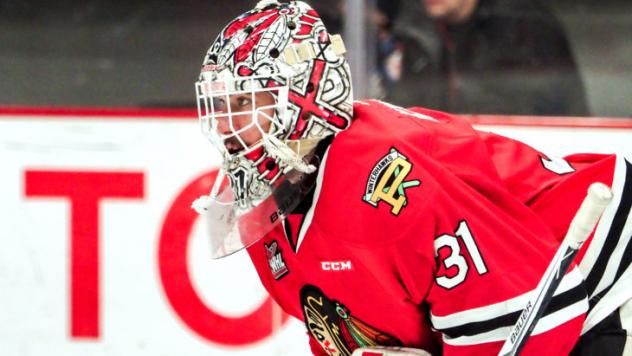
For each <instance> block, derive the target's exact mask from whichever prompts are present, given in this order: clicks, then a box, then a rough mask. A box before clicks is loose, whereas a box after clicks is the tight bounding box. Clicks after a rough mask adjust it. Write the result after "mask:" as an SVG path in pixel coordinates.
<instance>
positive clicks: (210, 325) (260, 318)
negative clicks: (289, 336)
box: [158, 170, 288, 346]
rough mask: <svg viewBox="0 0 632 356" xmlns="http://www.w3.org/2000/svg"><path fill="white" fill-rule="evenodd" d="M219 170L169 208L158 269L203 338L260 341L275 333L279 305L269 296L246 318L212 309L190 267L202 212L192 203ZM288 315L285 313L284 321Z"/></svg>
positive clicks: (187, 189) (177, 307)
mask: <svg viewBox="0 0 632 356" xmlns="http://www.w3.org/2000/svg"><path fill="white" fill-rule="evenodd" d="M216 176H217V170H214V171H212V172H211V173H207V174H204V175H202V176H200V177H198V178H196V179H194V180H193V181H192V182H191V183H189V184H188V185H187V186H186V187H185V188H184V189H183V190H182V191H181V192H180V194H178V196H177V197H176V199H175V200H174V202H173V204H172V205H171V207H170V208H169V211H168V212H167V215H166V217H165V220H164V222H163V225H162V229H161V231H160V242H159V244H158V268H159V271H160V280H161V282H162V286H163V288H164V292H165V294H166V297H167V300H168V301H169V303H170V304H171V306H172V308H173V309H174V311H175V312H176V314H178V316H179V317H180V318H181V319H182V321H183V322H184V323H185V324H186V325H187V326H188V327H189V328H191V330H193V331H194V332H195V333H197V334H198V335H200V336H201V337H203V338H205V339H207V340H210V341H212V342H215V343H218V344H222V345H229V346H243V345H247V344H251V343H255V342H257V341H260V340H262V339H264V338H266V337H268V336H270V335H272V333H273V332H274V330H273V323H272V322H271V320H272V318H273V315H274V314H273V313H274V312H275V311H274V310H273V309H274V308H278V307H277V306H276V304H274V302H273V301H272V299H271V298H270V297H268V298H267V299H266V300H265V302H263V304H261V306H259V307H258V308H257V309H256V310H254V311H253V312H252V313H250V314H248V315H245V316H243V317H237V318H232V317H227V316H223V315H221V314H219V313H217V312H215V311H214V310H212V309H210V308H209V307H208V306H207V305H206V304H204V302H203V301H202V299H200V297H199V296H198V294H197V293H196V291H195V289H194V288H193V284H192V283H191V276H190V274H189V270H188V268H187V248H188V246H189V240H190V235H191V231H192V229H193V224H194V223H195V220H196V219H197V218H198V214H197V213H196V212H195V211H193V209H191V202H192V201H193V200H195V199H196V198H198V197H199V196H200V195H203V194H207V193H208V192H209V191H210V189H211V186H212V184H213V181H214V180H215V177H216ZM287 319H288V315H287V314H285V313H283V316H282V319H281V322H282V323H285V322H286V321H287Z"/></svg>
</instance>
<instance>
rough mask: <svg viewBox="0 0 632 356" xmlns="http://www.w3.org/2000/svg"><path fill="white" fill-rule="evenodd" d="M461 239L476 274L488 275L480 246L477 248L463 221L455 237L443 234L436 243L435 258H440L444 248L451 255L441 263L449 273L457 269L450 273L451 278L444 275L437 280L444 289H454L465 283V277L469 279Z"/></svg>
mask: <svg viewBox="0 0 632 356" xmlns="http://www.w3.org/2000/svg"><path fill="white" fill-rule="evenodd" d="M459 239H461V240H462V241H463V246H464V247H465V249H466V250H467V253H468V254H469V255H470V259H471V260H472V263H473V264H474V268H476V272H478V274H479V275H483V274H485V273H487V265H485V261H483V257H482V256H481V253H480V251H479V250H478V246H476V241H474V237H473V236H472V233H471V232H470V228H469V227H468V226H467V222H465V220H462V221H461V222H460V223H459V226H458V227H457V229H456V231H455V232H454V236H452V235H448V234H443V235H441V236H439V237H437V238H436V239H435V241H434V250H435V257H437V258H438V257H439V250H440V249H442V248H447V249H449V251H450V252H449V255H448V256H447V257H445V258H444V259H443V261H441V262H442V263H443V266H444V268H445V270H446V271H447V270H448V269H450V268H453V270H454V268H455V269H456V273H450V274H451V275H452V276H451V277H448V276H446V275H443V276H439V277H437V278H436V281H437V284H438V285H440V286H441V287H443V288H447V289H452V288H454V287H456V286H458V285H459V284H461V283H463V281H465V277H467V271H468V270H469V268H470V266H469V265H468V263H467V260H466V259H465V257H463V254H461V244H459Z"/></svg>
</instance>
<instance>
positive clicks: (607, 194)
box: [499, 183, 612, 356]
mask: <svg viewBox="0 0 632 356" xmlns="http://www.w3.org/2000/svg"><path fill="white" fill-rule="evenodd" d="M611 199H612V191H610V188H608V187H607V186H606V185H604V184H602V183H593V184H591V185H590V187H589V188H588V194H587V195H586V198H585V199H584V201H583V202H582V205H581V206H580V207H579V209H578V210H577V213H576V214H575V217H574V218H573V220H572V221H571V224H570V226H569V228H568V232H567V233H566V236H565V237H564V240H563V241H562V244H561V245H560V247H559V249H558V250H557V252H556V253H555V256H553V260H552V261H551V263H550V264H549V266H548V267H547V269H546V271H545V272H544V275H543V276H542V279H541V280H540V282H539V283H538V286H537V288H536V289H535V290H534V292H533V294H532V296H531V298H529V301H528V302H527V305H526V306H525V308H524V309H523V310H522V313H521V314H520V317H518V321H517V322H516V324H515V325H514V326H513V328H512V329H511V332H510V333H509V336H508V337H507V340H505V343H504V344H503V347H502V349H501V350H500V352H499V355H503V356H505V355H512V356H513V355H517V354H518V353H519V352H520V350H521V349H522V347H523V346H524V344H525V343H526V342H527V339H528V338H529V335H531V332H532V331H533V328H534V327H535V325H536V324H537V322H538V320H539V319H540V317H541V316H542V313H543V312H544V311H545V310H546V307H547V306H548V305H549V302H550V301H551V297H552V296H553V293H554V292H555V290H556V289H557V286H558V285H559V284H560V282H561V281H562V278H563V277H564V274H565V273H566V270H567V269H568V267H569V266H570V264H571V262H572V261H573V258H574V257H575V255H576V254H577V251H579V248H580V247H581V246H582V244H583V243H584V241H586V239H587V238H588V236H590V233H591V232H592V231H593V230H594V228H595V226H596V225H597V221H598V220H599V217H600V216H601V213H603V211H604V210H605V209H606V206H607V205H608V203H609V202H610V200H611Z"/></svg>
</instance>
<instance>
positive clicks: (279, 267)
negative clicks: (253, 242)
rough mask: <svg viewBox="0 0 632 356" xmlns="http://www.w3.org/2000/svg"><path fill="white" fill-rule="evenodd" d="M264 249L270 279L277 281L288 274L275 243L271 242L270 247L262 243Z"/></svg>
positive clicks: (280, 252)
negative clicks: (270, 274) (270, 275)
mask: <svg viewBox="0 0 632 356" xmlns="http://www.w3.org/2000/svg"><path fill="white" fill-rule="evenodd" d="M263 246H265V248H266V256H267V257H268V265H269V266H270V272H272V277H274V279H276V280H277V281H278V280H279V279H281V278H283V276H285V275H286V274H288V273H289V272H290V270H289V269H288V268H287V265H286V264H285V260H284V259H283V254H282V251H281V249H279V245H278V244H277V242H276V241H272V242H271V243H270V245H268V244H266V243H265V242H264V243H263Z"/></svg>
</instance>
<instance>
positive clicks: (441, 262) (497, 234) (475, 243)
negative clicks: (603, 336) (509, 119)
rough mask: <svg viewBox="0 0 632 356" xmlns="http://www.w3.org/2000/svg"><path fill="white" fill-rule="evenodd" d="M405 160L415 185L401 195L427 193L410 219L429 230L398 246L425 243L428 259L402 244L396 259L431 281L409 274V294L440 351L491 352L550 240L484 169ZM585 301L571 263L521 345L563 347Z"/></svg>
mask: <svg viewBox="0 0 632 356" xmlns="http://www.w3.org/2000/svg"><path fill="white" fill-rule="evenodd" d="M468 159H470V160H472V159H474V158H473V157H469V158H468ZM485 159H486V158H484V157H481V160H485ZM410 161H411V163H412V164H413V166H414V167H416V169H415V170H413V171H412V173H411V176H415V177H419V179H420V181H421V182H422V183H421V187H423V189H419V190H411V193H410V195H409V196H408V200H409V204H410V205H411V206H414V204H415V203H416V201H419V200H425V202H426V204H425V205H424V206H425V207H426V208H425V209H419V210H417V211H416V213H417V214H419V215H417V216H415V217H414V218H411V223H412V224H415V221H417V223H418V224H423V225H425V226H432V230H431V231H429V230H428V229H423V228H420V230H419V231H420V232H423V233H424V234H423V235H417V236H415V235H414V234H411V235H410V236H409V238H408V239H406V240H405V241H407V243H409V244H411V245H412V246H418V247H417V248H415V247H406V248H402V251H416V250H422V249H424V248H426V249H432V251H431V252H430V253H429V254H430V255H431V256H432V257H433V263H428V261H427V259H421V258H419V256H417V255H415V254H411V253H406V252H403V253H402V259H403V261H402V264H403V265H404V267H405V268H406V269H409V270H410V271H413V272H411V273H412V275H413V276H415V275H417V276H419V280H421V281H426V280H427V279H428V276H427V274H426V273H422V272H421V271H428V270H430V271H431V272H432V277H431V278H432V280H431V283H430V284H428V283H424V284H420V285H419V286H415V285H414V284H413V283H408V284H407V285H408V286H409V287H410V288H411V289H413V290H412V291H411V293H410V294H411V295H419V296H423V302H422V305H425V306H427V307H428V308H429V311H430V322H431V324H432V327H433V329H434V330H437V331H438V332H440V333H441V339H442V342H443V353H444V354H445V355H450V354H458V355H463V354H471V355H480V354H495V353H498V351H499V350H500V347H501V346H502V343H503V342H504V340H505V339H506V338H507V336H508V334H509V330H510V328H511V327H512V326H513V324H514V323H515V322H516V321H517V319H518V316H519V314H520V312H521V311H522V309H523V307H524V306H525V305H526V302H527V299H528V297H529V293H530V292H532V291H533V290H534V289H535V288H536V286H537V284H538V282H539V280H540V278H541V276H542V275H543V274H544V271H545V269H546V267H547V266H548V264H549V262H550V260H551V259H552V257H553V255H554V254H555V251H556V248H557V242H556V240H555V238H554V237H553V235H552V232H551V230H550V229H549V228H548V226H546V225H545V224H544V222H543V221H542V220H541V219H540V217H539V216H538V215H537V214H536V213H535V212H533V211H532V210H531V209H529V207H528V206H526V205H525V204H523V203H522V202H521V201H520V200H519V199H516V197H515V196H514V195H512V194H509V193H508V192H507V190H506V189H505V188H504V187H503V186H502V185H494V184H493V182H494V180H493V179H490V178H489V177H487V176H486V175H484V174H482V173H481V175H480V176H478V175H477V173H476V172H475V171H473V170H469V171H468V176H467V180H464V179H461V177H460V176H459V175H456V174H453V172H451V171H447V170H445V169H444V168H443V165H442V164H439V163H438V162H435V161H434V160H433V158H432V157H425V156H424V155H423V154H420V155H417V156H416V155H410ZM479 180H480V181H479ZM474 187H475V188H474ZM429 242H430V243H429ZM401 243H403V242H401ZM418 255H420V256H423V255H424V254H423V253H419V254H418ZM425 255H426V256H427V255H428V253H426V254H425ZM402 274H404V273H402ZM416 287H425V288H427V289H426V290H414V289H415V288H416ZM587 307H588V304H587V301H586V294H585V291H584V287H583V282H582V275H581V273H580V272H579V270H578V269H577V267H576V266H573V267H572V269H571V271H570V272H569V273H568V274H567V275H566V277H565V278H564V279H563V281H562V284H561V287H560V288H558V291H557V292H556V294H555V296H554V298H553V301H552V303H551V307H549V309H547V311H546V312H545V314H544V316H543V318H542V319H541V321H540V322H539V323H538V325H537V326H536V329H535V330H534V334H533V335H534V337H533V338H530V339H529V342H528V344H527V346H526V348H525V349H524V353H523V354H527V355H528V354H533V353H534V352H535V350H542V349H546V350H547V352H550V353H551V354H568V352H570V350H571V349H572V347H573V345H574V343H575V342H576V340H577V339H578V338H579V334H580V330H581V325H582V322H583V318H584V314H585V311H586V310H587Z"/></svg>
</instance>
